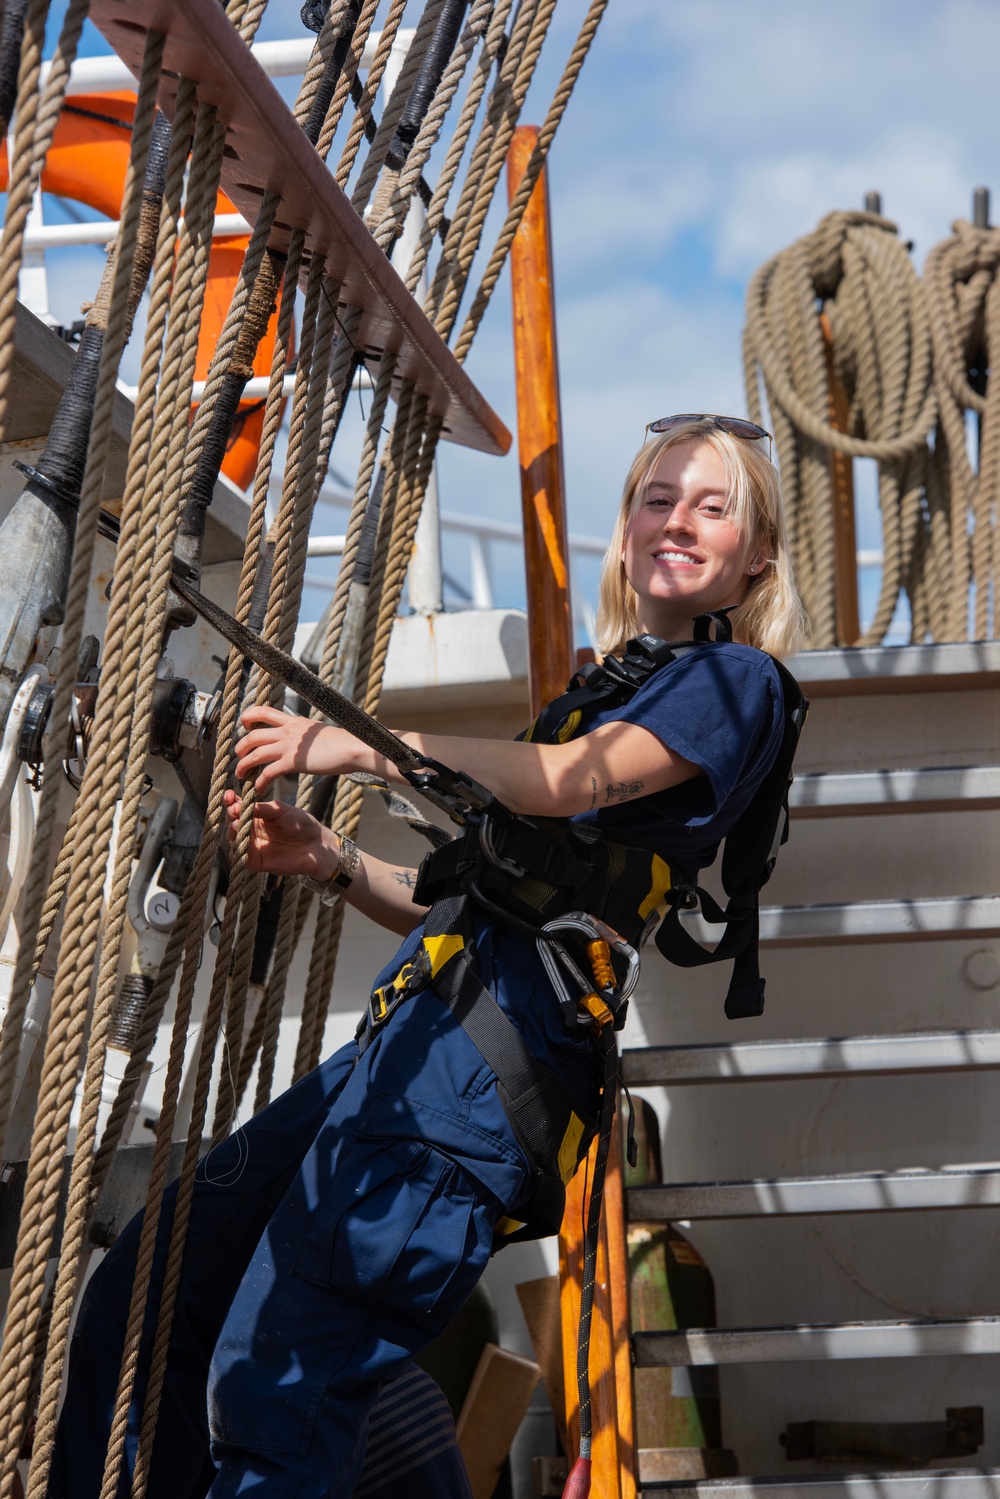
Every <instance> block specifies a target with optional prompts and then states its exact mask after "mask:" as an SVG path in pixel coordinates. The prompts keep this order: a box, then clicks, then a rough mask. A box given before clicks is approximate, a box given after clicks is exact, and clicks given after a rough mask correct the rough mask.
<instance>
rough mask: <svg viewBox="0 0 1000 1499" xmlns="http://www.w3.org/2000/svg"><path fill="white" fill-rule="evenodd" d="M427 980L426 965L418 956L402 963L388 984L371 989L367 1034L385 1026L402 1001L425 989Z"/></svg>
mask: <svg viewBox="0 0 1000 1499" xmlns="http://www.w3.org/2000/svg"><path fill="white" fill-rule="evenodd" d="M428 978H429V974H428V972H427V968H426V965H425V964H424V963H423V962H422V961H421V957H420V956H418V957H417V958H415V959H414V960H413V961H412V962H410V963H404V964H403V966H402V968H401V969H400V970H399V972H398V973H397V974H396V977H395V978H394V979H393V980H392V981H391V982H390V983H388V984H380V985H379V987H378V988H377V989H373V990H372V993H371V998H370V999H369V1001H368V1020H369V1032H370V1033H374V1032H375V1031H377V1030H378V1029H379V1028H380V1027H381V1026H383V1025H385V1023H386V1021H387V1020H388V1019H389V1017H390V1015H391V1014H392V1013H393V1011H394V1010H395V1009H396V1008H397V1006H398V1005H400V1004H401V1003H402V1002H403V1000H404V999H408V998H409V997H410V995H411V994H419V993H420V990H421V989H426V987H427V982H428Z"/></svg>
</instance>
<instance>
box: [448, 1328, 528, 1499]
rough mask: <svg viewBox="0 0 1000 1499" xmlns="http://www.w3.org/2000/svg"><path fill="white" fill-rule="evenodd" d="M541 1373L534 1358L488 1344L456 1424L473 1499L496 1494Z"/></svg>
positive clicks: (484, 1498) (486, 1497)
mask: <svg viewBox="0 0 1000 1499" xmlns="http://www.w3.org/2000/svg"><path fill="white" fill-rule="evenodd" d="M540 1374H541V1370H540V1369H539V1367H538V1365H537V1364H535V1363H532V1361H531V1359H530V1358H521V1356H520V1354H517V1353H508V1351H507V1349H506V1348H498V1347H497V1345H496V1344H495V1343H487V1345H486V1347H485V1348H484V1349H483V1351H482V1355H481V1357H480V1359H479V1363H478V1365H477V1367H476V1372H475V1374H474V1375H473V1376H472V1384H471V1385H470V1386H469V1393H468V1395H466V1397H465V1404H464V1405H463V1406H462V1411H461V1414H460V1415H459V1418H458V1425H457V1428H456V1431H457V1435H458V1446H459V1450H460V1451H461V1454H462V1458H463V1460H464V1462H465V1466H466V1468H467V1469H468V1473H469V1483H470V1484H471V1486H472V1495H473V1499H492V1494H493V1490H494V1489H495V1488H496V1486H497V1480H498V1478H499V1477H500V1469H501V1468H502V1467H503V1463H504V1459H505V1458H506V1456H507V1454H508V1452H509V1451H510V1444H511V1442H512V1441H513V1440H514V1436H515V1434H516V1432H517V1428H518V1427H519V1426H520V1424H521V1422H522V1421H523V1420H524V1414H525V1411H526V1410H527V1409H528V1405H529V1403H530V1401H531V1397H532V1395H533V1394H534V1392H535V1386H536V1385H537V1384H538V1380H539V1376H540Z"/></svg>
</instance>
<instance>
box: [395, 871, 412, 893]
mask: <svg viewBox="0 0 1000 1499" xmlns="http://www.w3.org/2000/svg"><path fill="white" fill-rule="evenodd" d="M392 877H393V879H394V880H395V881H396V884H397V885H405V886H406V888H407V890H412V889H413V888H414V886H415V885H416V883H417V871H416V870H415V869H394V870H393V871H392Z"/></svg>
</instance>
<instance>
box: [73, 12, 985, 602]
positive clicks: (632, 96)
mask: <svg viewBox="0 0 1000 1499" xmlns="http://www.w3.org/2000/svg"><path fill="white" fill-rule="evenodd" d="M61 8H62V7H61V6H60V9H61ZM584 8H585V7H584V4H583V0H563V3H562V4H561V5H560V6H559V8H558V10H557V13H556V20H555V22H554V24H553V27H552V30H551V33H550V38H549V41H548V43H547V44H546V48H545V51H544V52H543V54H542V61H541V65H540V67H539V72H538V75H537V78H536V82H535V85H534V87H533V89H532V93H531V96H530V97H529V101H528V106H527V108H526V110H525V114H524V116H523V118H524V120H525V121H531V122H540V121H541V119H542V117H543V116H544V113H545V109H546V106H547V103H548V99H549V97H550V96H551V93H552V90H553V88H554V85H555V82H556V80H557V78H558V75H559V72H560V71H561V68H562V64H563V60H564V58H565V56H566V54H567V52H568V50H569V48H570V46H571V44H572V40H573V37H574V36H575V33H576V29H577V27H578V25H579V23H580V19H581V18H582V16H583V13H584ZM297 12H298V4H297V3H292V0H272V4H271V5H270V7H269V9H268V12H267V16H266V18H265V22H264V26H263V28H262V31H261V33H260V35H261V36H262V37H264V36H288V35H298V34H301V32H300V23H299V22H298V17H297ZM92 49H94V44H93V43H91V44H89V45H88V48H87V50H92ZM96 49H98V50H105V49H104V47H103V45H101V44H100V43H97V44H96ZM998 57H1000V6H997V5H996V4H995V3H982V0H917V3H912V0H911V3H909V4H904V3H901V0H867V3H860V0H846V3H845V0H841V3H839V4H838V5H837V6H829V5H827V4H821V3H819V0H806V3H802V0H761V3H758V4H756V5H750V4H748V3H746V0H611V4H610V5H609V7H608V11H607V14H606V16H605V20H604V22H603V24H602V27H601V30H600V31H599V33H598V37H597V40H596V42H595V45H594V47H593V50H592V52H591V56H590V58H589V59H588V61H587V64H586V66H585V69H584V72H583V75H582V78H581V81H580V83H579V85H578V88H577V91H576V93H575V95H574V97H573V99H572V101H571V103H570V106H569V109H568V111H567V114H566V118H565V120H564V123H563V126H562V131H561V133H560V136H559V138H558V139H557V142H556V145H555V147H554V150H553V155H552V158H551V170H550V192H551V201H552V216H553V241H554V254H555V272H556V300H557V317H558V336H559V353H560V367H561V378H562V406H563V418H564V434H565V455H566V476H567V498H568V507H569V515H570V525H571V529H573V530H576V531H580V532H584V533H588V534H591V535H594V534H596V535H603V534H606V533H607V531H608V528H609V524H610V519H609V518H610V516H611V514H612V511H613V507H614V504H615V500H616V497H617V492H618V489H619V486H620V481H621V476H622V474H623V472H624V470H625V468H626V467H627V464H628V461H629V459H630V457H631V455H632V453H633V452H634V450H635V448H636V446H637V445H638V443H639V441H640V439H641V437H642V429H643V426H644V424H645V423H646V422H647V421H649V420H650V419H652V418H654V417H657V416H661V415H664V414H665V413H668V412H672V411H683V410H695V411H697V410H711V411H732V412H740V411H742V410H743V409H744V399H743V392H742V377H741V366H740V354H739V343H740V329H741V325H742V305H743V295H744V291H745V287H746V283H747V280H748V279H749V276H750V275H751V273H752V272H753V270H754V269H755V267H756V266H757V265H758V264H759V263H760V262H761V260H763V259H765V258H766V257H767V256H768V255H770V254H772V253H774V251H775V250H777V249H779V248H780V247H781V246H782V245H785V244H787V243H788V242H789V241H790V240H791V239H793V238H795V237H796V236H797V235H799V234H802V233H804V232H806V231H807V230H809V229H810V228H812V227H813V225H814V224H815V223H816V221H817V219H818V218H819V217H820V216H821V215H822V214H823V213H824V212H827V211H828V210H830V209H832V208H845V207H854V206H860V205H861V202H862V199H863V196H864V194H865V192H866V191H868V190H870V189H878V190H879V191H880V192H881V193H882V195H883V205H884V211H885V212H886V214H887V215H889V216H890V217H891V218H893V219H894V220H896V222H898V224H899V225H900V229H901V232H902V234H903V236H904V237H905V238H907V239H910V240H913V241H914V243H915V251H914V253H915V257H916V259H917V262H918V263H920V262H922V260H923V256H924V255H925V254H926V251H927V249H928V248H929V247H930V246H931V245H932V244H933V243H935V241H936V240H938V239H940V238H943V237H944V236H945V235H946V234H947V233H948V232H949V227H950V224H951V221H952V220H953V219H954V218H956V217H959V216H967V215H968V213H969V211H970V210H969V204H970V196H971V192H972V188H973V187H974V186H975V185H977V184H978V183H986V184H988V185H993V186H995V187H996V188H997V190H998V191H1000V179H997V180H995V181H993V182H991V178H993V177H994V171H995V164H996V163H997V162H998V161H1000V117H998V112H997V110H996V107H995V94H996V60H997V58H998ZM499 221H500V220H499V212H495V213H494V214H493V215H492V217H491V219H490V221H489V226H488V230H487V235H486V241H485V243H486V246H487V248H488V246H489V245H490V244H491V243H492V239H493V237H494V235H495V233H496V229H497V228H498V226H499ZM89 256H90V258H89V259H88V260H86V261H84V262H83V263H82V264H83V265H84V266H92V268H93V272H92V273H93V277H94V281H95V284H96V278H97V275H98V274H99V268H100V261H99V256H98V254H97V252H95V251H91V252H89ZM65 259H66V260H67V261H68V257H65ZM80 274H81V272H80V269H79V266H78V267H77V268H75V269H74V270H73V271H72V273H71V271H70V266H69V264H68V263H67V264H66V270H65V272H62V273H61V272H59V271H58V270H57V271H56V273H55V274H54V275H53V291H52V297H53V304H54V306H53V310H54V311H55V312H56V313H57V314H58V315H60V316H62V315H64V313H65V316H67V317H71V316H73V315H78V313H77V314H74V311H73V306H72V303H74V302H76V301H78V300H79V296H80V290H79V288H80ZM60 299H62V300H63V301H65V302H66V304H67V305H66V307H65V309H63V308H62V307H61V306H60V305H59V304H60ZM468 368H469V372H470V374H471V375H472V377H473V379H474V380H476V382H477V383H478V384H479V385H480V387H481V389H482V390H483V392H484V394H485V395H486V396H487V397H488V399H489V400H490V401H491V402H492V404H493V405H494V406H495V408H496V409H497V411H498V412H499V413H500V414H501V416H502V417H503V419H504V420H505V421H506V422H507V424H508V426H509V427H511V428H512V429H513V428H514V426H515V406H514V392H513V376H512V356H511V338H510V304H509V296H508V291H507V282H506V278H505V279H504V281H503V282H502V283H501V285H500V287H499V288H498V291H497V294H496V296H495V298H494V303H493V305H492V306H491V308H490V311H489V314H488V316H487V319H486V322H485V323H484V326H483V328H482V330H481V332H480V335H479V338H478V340H477V343H476V345H475V347H474V349H473V351H472V353H471V355H470V357H469V361H468ZM357 425H358V424H357V422H356V421H354V422H353V423H347V424H345V431H344V434H343V447H342V449H341V455H340V457H339V458H335V463H337V464H338V466H340V467H343V468H344V469H345V470H346V471H348V472H350V470H351V467H352V462H353V459H352V456H351V454H352V450H353V447H354V444H355V443H356V441H357V432H356V430H355V428H356V427H357ZM859 477H861V485H860V488H861V492H862V494H864V493H865V492H866V488H865V483H864V478H863V476H859ZM440 479H441V494H442V504H443V505H444V506H445V507H447V508H448V509H451V510H459V511H465V512H472V513H481V514H486V515H490V516H495V517H499V518H503V519H511V520H516V519H517V517H518V507H519V495H518V483H517V464H516V457H515V456H514V455H512V456H510V457H509V458H507V459H505V460H498V459H490V458H486V457H484V456H482V455H480V454H475V453H468V452H463V451H461V450H458V449H455V448H453V447H450V446H448V445H445V446H444V447H443V449H442V452H441V460H440ZM326 525H327V522H324V526H326ZM337 528H338V525H337V517H336V515H335V514H333V513H331V515H330V519H329V529H337ZM860 540H861V542H862V544H863V545H877V542H878V536H877V524H876V522H875V521H874V517H873V515H872V514H871V513H867V514H866V515H865V516H864V517H863V518H862V535H861V537H860ZM449 545H451V544H449ZM454 546H455V547H458V548H459V550H458V551H455V553H454V556H453V558H452V562H453V565H454V567H455V568H456V569H461V568H462V567H463V566H464V563H463V559H462V557H461V555H460V544H459V543H457V542H456V543H455V544H454ZM495 557H496V563H497V577H498V599H499V600H500V601H502V602H509V603H515V602H518V601H519V600H520V599H521V598H522V597H523V583H522V582H521V579H520V577H519V559H518V557H517V555H516V552H515V550H514V549H513V548H507V547H498V548H497V549H496V554H495ZM589 576H590V575H589V574H585V575H584V580H586V581H589Z"/></svg>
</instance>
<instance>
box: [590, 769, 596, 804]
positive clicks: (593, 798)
mask: <svg viewBox="0 0 1000 1499" xmlns="http://www.w3.org/2000/svg"><path fill="white" fill-rule="evenodd" d="M596 806H597V777H596V776H591V778H590V810H591V812H593V810H594V808H595V807H596Z"/></svg>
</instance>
